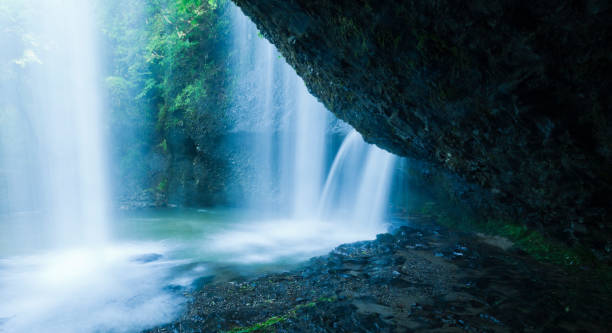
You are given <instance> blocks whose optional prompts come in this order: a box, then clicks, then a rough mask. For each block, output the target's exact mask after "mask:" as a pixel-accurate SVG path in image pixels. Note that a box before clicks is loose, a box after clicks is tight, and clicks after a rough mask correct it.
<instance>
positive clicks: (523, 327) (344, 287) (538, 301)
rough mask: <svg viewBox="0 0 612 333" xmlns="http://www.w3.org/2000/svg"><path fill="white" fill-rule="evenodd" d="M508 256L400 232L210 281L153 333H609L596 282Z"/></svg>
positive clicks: (429, 232) (486, 243) (438, 231)
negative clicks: (278, 268) (285, 267)
mask: <svg viewBox="0 0 612 333" xmlns="http://www.w3.org/2000/svg"><path fill="white" fill-rule="evenodd" d="M421 222H423V221H421ZM500 244H501V245H500ZM502 245H503V246H502ZM503 247H505V243H504V242H500V240H499V239H489V238H485V237H482V236H481V237H475V236H474V235H467V234H457V233H454V232H449V231H448V230H446V229H443V228H439V227H432V226H427V227H424V228H423V227H407V226H402V227H399V228H398V229H396V230H395V231H394V232H393V233H390V234H389V233H388V234H380V235H378V236H377V237H376V240H374V241H362V242H357V243H352V244H344V245H341V246H339V247H337V248H336V249H335V250H333V251H332V252H331V253H330V254H329V255H327V256H323V257H316V258H312V259H311V260H310V261H309V262H307V263H305V264H303V265H302V267H300V268H298V269H296V270H292V271H290V272H286V273H276V274H268V275H266V276H262V277H258V278H254V279H244V278H243V279H240V278H236V279H234V280H232V281H229V282H227V281H225V282H223V281H218V280H217V281H216V280H215V279H214V278H209V279H208V281H209V282H211V281H212V282H211V283H209V284H206V285H204V286H203V287H202V288H201V289H199V290H197V291H196V292H194V293H193V294H189V295H187V298H188V300H189V306H188V310H187V312H186V313H185V314H184V315H183V316H182V317H181V318H180V319H179V320H177V321H176V322H174V323H172V324H168V325H165V326H162V327H158V328H155V329H152V330H150V331H147V332H151V333H152V332H156V333H160V332H227V331H230V332H251V331H274V332H412V331H419V332H440V331H444V332H452V331H467V332H523V331H529V330H535V331H544V332H566V331H579V330H580V329H582V330H583V331H591V332H596V331H603V330H605V327H607V325H608V320H607V319H606V318H610V315H611V314H610V310H609V309H606V306H605V304H609V303H608V302H607V301H606V300H605V298H604V296H602V294H600V293H598V291H597V290H596V287H595V286H596V284H594V283H592V281H591V280H590V278H589V277H588V274H583V275H584V276H581V275H568V274H567V273H565V272H564V271H562V270H560V269H558V268H555V267H552V266H549V265H542V264H540V263H536V262H535V261H534V260H533V259H531V258H530V257H528V256H526V255H525V254H524V253H523V252H521V251H520V250H516V249H514V248H510V249H509V250H508V251H505V250H503V249H502V248H503ZM596 300H597V301H596Z"/></svg>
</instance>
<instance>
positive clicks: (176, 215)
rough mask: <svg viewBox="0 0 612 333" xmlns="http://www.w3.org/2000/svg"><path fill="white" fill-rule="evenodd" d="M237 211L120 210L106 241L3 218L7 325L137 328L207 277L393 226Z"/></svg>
mask: <svg viewBox="0 0 612 333" xmlns="http://www.w3.org/2000/svg"><path fill="white" fill-rule="evenodd" d="M256 215H257V214H255V213H253V212H246V211H239V210H229V209H214V210H206V209H189V210H187V209H157V210H141V211H134V212H126V213H122V214H119V215H118V216H116V217H115V218H113V219H112V223H110V225H109V230H108V233H109V235H108V237H107V238H108V240H107V241H106V242H103V243H100V244H79V245H74V246H58V244H54V241H53V239H48V238H47V237H46V235H53V234H54V233H53V232H50V230H48V226H45V225H40V223H38V222H37V221H38V220H39V219H38V218H37V215H36V214H34V213H28V214H18V215H13V216H0V251H1V252H0V299H2V302H0V332H38V331H45V332H134V331H139V330H141V329H145V328H148V327H153V326H155V325H159V324H162V323H165V322H168V321H171V320H172V319H174V318H176V316H178V315H179V314H180V311H181V310H182V309H183V306H184V302H185V300H186V298H185V297H184V293H187V292H188V291H189V290H190V289H192V288H195V287H196V286H197V285H198V284H199V283H206V282H210V281H215V280H231V279H236V278H239V277H247V278H248V277H249V276H252V275H256V274H261V273H264V272H273V271H279V270H287V269H290V268H292V267H294V266H295V265H296V264H299V263H300V262H302V261H304V260H306V259H308V258H310V257H312V256H316V255H323V254H325V253H327V252H329V251H330V250H331V249H333V248H334V247H335V246H337V245H339V244H341V243H346V242H352V241H357V240H363V239H372V238H374V236H375V235H376V234H377V233H379V232H384V231H385V230H374V229H372V230H358V229H357V228H353V227H351V224H350V223H343V222H338V221H336V222H322V221H313V220H300V221H297V220H287V219H274V218H253V216H256Z"/></svg>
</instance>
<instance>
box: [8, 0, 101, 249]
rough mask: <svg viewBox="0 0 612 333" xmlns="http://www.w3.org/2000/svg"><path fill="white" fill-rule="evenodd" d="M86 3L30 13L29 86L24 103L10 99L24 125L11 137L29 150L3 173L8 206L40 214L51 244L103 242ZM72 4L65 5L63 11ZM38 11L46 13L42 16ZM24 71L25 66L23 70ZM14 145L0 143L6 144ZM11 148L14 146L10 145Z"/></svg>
mask: <svg viewBox="0 0 612 333" xmlns="http://www.w3.org/2000/svg"><path fill="white" fill-rule="evenodd" d="M89 7H90V3H88V2H87V1H64V2H57V1H45V2H43V3H41V4H40V5H39V12H38V13H39V14H40V15H36V17H33V18H32V21H31V22H30V24H31V26H30V27H28V28H29V29H31V30H32V31H34V37H32V38H33V39H35V42H32V45H30V47H32V48H34V47H36V46H37V48H36V49H35V50H32V49H27V50H26V51H25V53H27V54H30V55H31V57H35V59H36V61H34V62H33V63H30V64H27V65H28V69H30V75H31V77H30V78H29V79H30V80H31V81H32V82H33V84H32V88H31V90H30V91H29V93H30V94H31V95H30V96H28V97H27V100H23V99H24V98H25V96H23V95H21V96H20V99H21V100H19V99H17V98H15V99H14V100H13V101H11V103H12V104H13V106H14V112H15V113H17V114H19V116H18V117H16V118H15V121H17V123H12V124H11V123H9V124H8V125H6V124H5V126H8V127H13V128H15V126H16V127H17V128H19V127H20V128H22V129H24V131H20V132H19V133H15V134H14V135H18V136H23V137H25V138H27V139H19V142H21V143H22V144H23V146H21V147H18V149H20V150H23V151H28V152H31V153H30V154H29V155H28V156H19V157H16V156H15V155H13V156H10V157H9V158H7V159H6V162H7V163H9V162H10V163H18V164H23V165H29V166H31V167H30V168H28V169H26V170H27V172H24V170H17V172H16V173H13V174H12V175H9V177H8V179H9V183H10V184H11V186H10V187H8V190H7V191H8V193H7V195H8V197H12V196H13V193H15V195H16V197H19V198H20V200H19V201H20V202H19V204H18V205H17V206H13V207H8V211H13V212H14V211H19V210H28V211H33V210H35V211H39V212H41V217H40V218H41V219H42V220H44V221H45V222H44V223H43V224H42V225H43V226H44V228H45V229H44V230H45V231H47V234H49V235H53V236H52V237H51V238H52V241H51V243H53V244H51V245H54V246H55V245H60V244H61V245H62V246H66V245H74V244H77V243H87V244H92V243H101V242H103V241H104V239H105V234H106V230H105V229H106V227H105V223H106V202H107V192H106V184H107V181H106V177H105V170H104V169H105V168H104V165H105V159H104V151H105V148H104V144H103V138H102V137H103V135H102V128H101V124H102V117H101V108H100V99H99V96H98V91H99V89H98V87H97V84H96V83H97V82H98V81H99V78H98V74H97V73H96V69H97V68H98V65H97V63H96V59H97V50H96V47H95V38H94V35H93V34H94V30H93V26H92V24H91V22H92V21H93V20H92V15H93V13H92V12H91V8H89ZM67 8H70V10H67ZM43 13H44V14H43ZM24 72H25V71H24ZM13 143H14V142H7V141H5V142H4V143H3V146H4V147H5V150H6V149H11V146H13V145H12V144H13ZM13 149H14V146H13Z"/></svg>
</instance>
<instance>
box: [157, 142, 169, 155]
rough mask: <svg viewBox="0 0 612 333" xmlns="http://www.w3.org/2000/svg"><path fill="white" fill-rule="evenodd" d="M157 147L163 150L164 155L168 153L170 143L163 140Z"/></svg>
mask: <svg viewBox="0 0 612 333" xmlns="http://www.w3.org/2000/svg"><path fill="white" fill-rule="evenodd" d="M157 147H158V148H159V149H161V151H162V152H163V153H164V154H167V153H168V142H167V141H166V139H163V140H162V142H161V143H160V144H159V145H157Z"/></svg>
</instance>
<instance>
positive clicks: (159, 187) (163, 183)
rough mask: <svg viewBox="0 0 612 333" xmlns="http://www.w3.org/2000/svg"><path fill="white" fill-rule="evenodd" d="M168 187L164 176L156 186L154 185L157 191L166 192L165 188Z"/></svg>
mask: <svg viewBox="0 0 612 333" xmlns="http://www.w3.org/2000/svg"><path fill="white" fill-rule="evenodd" d="M167 189H168V178H164V179H163V180H162V181H161V182H159V184H157V186H156V187H155V190H157V192H166V190H167Z"/></svg>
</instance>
